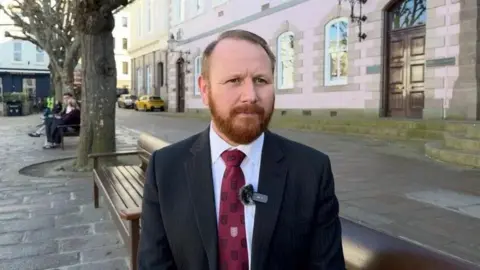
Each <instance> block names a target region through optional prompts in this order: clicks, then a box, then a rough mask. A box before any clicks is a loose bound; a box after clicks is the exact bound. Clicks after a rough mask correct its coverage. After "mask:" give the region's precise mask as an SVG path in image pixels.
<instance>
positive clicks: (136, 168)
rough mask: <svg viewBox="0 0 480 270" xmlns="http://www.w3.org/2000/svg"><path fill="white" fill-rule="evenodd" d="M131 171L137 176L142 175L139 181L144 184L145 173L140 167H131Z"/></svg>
mask: <svg viewBox="0 0 480 270" xmlns="http://www.w3.org/2000/svg"><path fill="white" fill-rule="evenodd" d="M132 169H134V170H135V171H136V172H137V173H138V174H140V175H143V178H142V179H141V180H142V183H145V177H146V175H145V172H144V171H143V170H142V168H140V167H133V168H132Z"/></svg>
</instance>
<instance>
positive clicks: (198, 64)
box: [193, 55, 202, 96]
mask: <svg viewBox="0 0 480 270" xmlns="http://www.w3.org/2000/svg"><path fill="white" fill-rule="evenodd" d="M193 63H194V67H193V68H194V73H193V85H194V88H193V95H194V96H200V87H199V86H198V77H200V75H201V74H202V56H201V55H199V56H197V57H195V60H194V61H193Z"/></svg>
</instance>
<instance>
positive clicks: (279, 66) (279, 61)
mask: <svg viewBox="0 0 480 270" xmlns="http://www.w3.org/2000/svg"><path fill="white" fill-rule="evenodd" d="M286 35H291V36H293V42H294V43H295V33H294V32H293V31H285V32H283V33H281V34H280V35H278V37H277V41H276V45H277V48H276V56H277V66H276V76H275V77H276V84H275V86H276V89H277V90H286V89H293V88H295V58H296V55H295V45H294V46H293V50H294V54H293V63H292V65H293V74H292V85H291V87H290V86H284V85H280V84H281V81H282V80H281V79H282V78H283V72H281V71H282V70H283V68H282V63H283V59H282V56H281V54H280V50H281V46H280V45H281V44H280V40H281V38H282V37H283V36H286Z"/></svg>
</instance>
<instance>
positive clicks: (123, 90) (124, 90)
mask: <svg viewBox="0 0 480 270" xmlns="http://www.w3.org/2000/svg"><path fill="white" fill-rule="evenodd" d="M126 94H128V89H127V88H117V98H119V97H120V96H121V95H126Z"/></svg>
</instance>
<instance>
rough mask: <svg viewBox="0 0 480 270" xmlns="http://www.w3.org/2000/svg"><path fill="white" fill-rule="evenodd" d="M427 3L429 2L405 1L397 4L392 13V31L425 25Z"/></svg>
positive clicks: (419, 0) (421, 0) (420, 0)
mask: <svg viewBox="0 0 480 270" xmlns="http://www.w3.org/2000/svg"><path fill="white" fill-rule="evenodd" d="M426 2H427V0H404V1H400V2H399V3H398V4H396V5H395V6H394V7H393V9H392V11H390V17H391V22H392V30H395V29H403V28H408V27H414V26H419V25H425V24H426V22H427V14H426V11H427V3H426Z"/></svg>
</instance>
